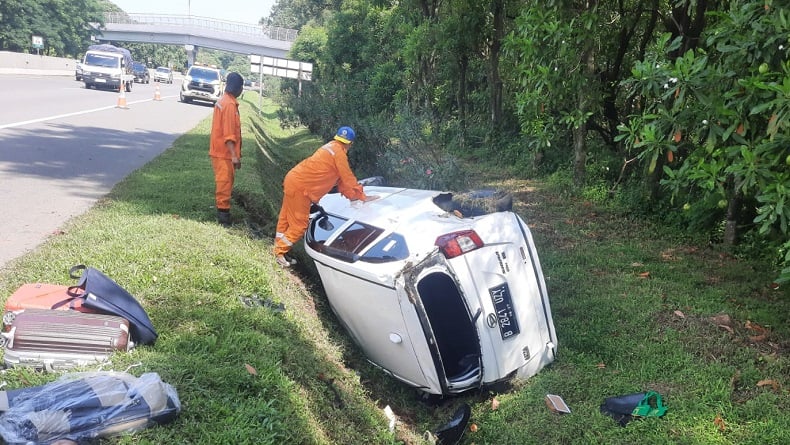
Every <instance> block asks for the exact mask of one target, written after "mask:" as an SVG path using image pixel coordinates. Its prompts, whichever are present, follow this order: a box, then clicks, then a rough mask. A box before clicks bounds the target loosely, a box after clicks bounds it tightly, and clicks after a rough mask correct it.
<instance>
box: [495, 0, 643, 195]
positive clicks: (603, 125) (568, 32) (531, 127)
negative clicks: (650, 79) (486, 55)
mask: <svg viewBox="0 0 790 445" xmlns="http://www.w3.org/2000/svg"><path fill="white" fill-rule="evenodd" d="M643 3H644V2H640V1H630V2H625V1H618V2H612V1H603V0H601V1H598V0H594V1H592V0H591V1H573V0H571V1H550V2H548V3H546V2H536V1H533V2H529V3H528V5H527V6H526V7H525V8H523V9H522V10H521V13H520V14H519V15H518V17H517V18H516V24H515V28H514V30H513V32H512V33H511V34H510V35H509V36H508V38H507V40H506V44H505V54H506V57H507V60H508V63H506V65H507V66H511V67H512V70H511V73H510V86H509V88H510V91H512V92H513V94H514V97H515V103H516V113H517V115H518V117H519V120H520V123H521V129H522V131H523V132H524V133H525V134H528V135H530V136H531V137H532V144H531V148H532V149H533V150H535V151H537V152H540V151H543V150H546V149H547V148H549V147H552V150H560V151H563V150H566V149H565V148H564V146H563V144H562V142H563V141H564V140H571V141H572V143H571V146H572V150H571V151H570V152H568V157H570V158H571V159H572V161H571V162H572V164H573V178H574V183H575V184H576V185H577V186H581V185H583V184H584V181H585V175H586V163H587V157H588V141H589V137H590V136H589V134H588V133H589V132H590V131H595V133H596V134H597V135H598V136H599V138H600V141H602V142H603V144H605V145H606V146H608V148H609V150H611V151H612V152H620V151H621V147H620V146H619V144H617V143H616V142H615V141H614V137H615V135H616V126H617V124H618V123H619V110H622V109H623V108H627V106H628V101H627V97H625V96H624V95H623V93H622V91H621V86H620V80H622V79H623V78H624V77H625V76H626V75H627V70H626V69H624V67H627V66H630V64H631V63H632V62H633V61H634V60H638V59H639V58H641V56H642V54H643V52H644V48H645V47H646V46H647V42H650V41H652V39H653V36H652V33H653V29H654V28H655V24H656V22H657V20H658V15H657V8H658V1H652V2H650V3H648V4H647V5H643ZM645 6H647V7H645Z"/></svg>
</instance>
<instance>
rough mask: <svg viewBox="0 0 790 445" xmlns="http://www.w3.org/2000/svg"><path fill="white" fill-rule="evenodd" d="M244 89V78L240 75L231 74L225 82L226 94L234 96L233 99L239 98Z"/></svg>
mask: <svg viewBox="0 0 790 445" xmlns="http://www.w3.org/2000/svg"><path fill="white" fill-rule="evenodd" d="M243 89H244V78H243V77H241V74H239V73H235V72H234V73H230V74H228V78H227V79H226V80H225V92H226V93H229V94H232V95H233V97H239V94H241V91H242V90H243Z"/></svg>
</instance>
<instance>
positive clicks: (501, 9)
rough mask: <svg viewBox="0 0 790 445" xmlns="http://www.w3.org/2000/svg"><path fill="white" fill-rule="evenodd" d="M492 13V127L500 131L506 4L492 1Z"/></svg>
mask: <svg viewBox="0 0 790 445" xmlns="http://www.w3.org/2000/svg"><path fill="white" fill-rule="evenodd" d="M491 12H492V14H493V20H494V35H493V37H492V39H491V48H490V49H491V56H490V59H489V62H490V71H491V73H490V76H491V125H492V127H493V128H494V129H498V128H499V127H500V126H501V125H502V79H501V78H500V76H499V55H500V52H501V48H502V38H503V36H504V34H505V29H504V28H505V2H504V0H492V1H491Z"/></svg>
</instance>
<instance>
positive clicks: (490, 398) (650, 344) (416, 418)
mask: <svg viewBox="0 0 790 445" xmlns="http://www.w3.org/2000/svg"><path fill="white" fill-rule="evenodd" d="M257 103H258V98H257V96H255V95H254V94H253V93H246V94H245V96H244V97H243V100H242V116H243V121H244V123H245V130H244V137H245V157H244V160H243V168H242V170H241V171H240V176H239V178H238V180H237V186H236V190H235V199H236V205H235V207H234V215H233V217H234V226H233V228H231V229H229V230H226V229H223V228H221V227H220V226H218V225H217V224H215V223H214V218H215V214H214V209H213V205H212V204H213V201H212V194H213V180H212V175H211V171H210V166H209V163H208V159H207V156H206V144H207V138H208V132H209V125H210V119H207V120H206V121H204V122H202V123H201V124H200V125H199V126H198V127H196V128H195V129H194V130H192V131H191V132H189V133H187V134H185V135H184V136H182V137H181V138H179V139H178V140H177V141H176V142H175V143H174V145H173V147H172V148H170V149H169V150H167V151H166V152H164V153H163V154H162V155H161V156H159V157H158V158H157V159H155V160H154V161H153V162H151V163H150V164H148V165H147V166H145V167H144V168H142V169H140V170H138V171H136V172H134V173H133V174H132V175H130V176H129V177H128V178H127V179H126V180H124V181H123V182H121V183H120V184H118V185H117V186H116V187H115V188H114V190H113V191H112V192H111V194H110V195H109V196H108V197H107V198H106V199H104V200H102V201H101V202H100V203H99V204H98V205H97V206H96V207H95V208H93V209H92V210H91V211H89V212H88V213H87V214H85V215H83V216H80V217H78V218H75V219H74V220H72V221H71V222H69V223H68V224H67V225H66V226H65V227H63V228H62V231H60V232H59V233H58V234H57V235H53V236H52V237H51V238H50V239H49V240H48V241H47V242H46V243H45V244H44V245H42V246H41V247H40V248H38V249H37V250H35V251H34V252H32V253H30V254H28V255H25V256H24V257H22V258H20V259H19V260H17V261H15V262H13V263H11V264H10V265H9V266H8V267H7V268H6V269H5V270H3V271H2V272H0V295H8V294H10V293H11V292H13V291H14V290H15V289H16V288H17V287H18V286H19V285H21V284H23V283H25V282H49V283H59V284H72V283H71V280H70V279H69V278H68V273H67V271H68V269H69V267H70V266H72V265H74V264H78V263H83V264H87V265H90V266H94V267H96V268H98V269H100V270H102V271H104V272H105V273H107V274H108V275H109V276H110V277H112V278H114V279H115V280H116V281H117V282H119V283H120V284H122V285H123V286H124V287H125V288H127V289H128V290H129V291H130V292H131V293H132V294H134V295H135V296H136V297H137V298H138V299H139V300H140V301H141V302H142V303H143V305H144V306H145V307H146V309H147V310H148V313H149V315H150V316H151V318H152V320H153V322H154V324H155V326H156V328H157V329H158V331H159V333H160V337H159V340H158V342H157V343H156V345H155V346H153V347H139V348H136V349H135V350H133V351H132V352H130V353H126V354H117V355H116V356H114V357H113V359H112V368H113V369H116V370H124V369H126V368H127V367H128V366H130V365H133V364H140V366H137V367H135V368H132V369H131V372H133V373H135V374H138V375H139V373H142V372H144V371H152V372H158V373H159V374H160V375H161V376H162V378H163V380H164V381H166V382H168V383H171V384H172V385H174V386H175V388H176V389H177V390H178V393H179V396H180V398H181V402H182V405H183V412H182V413H181V415H180V416H179V418H178V420H177V421H176V422H174V423H172V424H168V425H166V426H163V427H157V428H150V429H147V430H144V431H141V432H137V433H134V434H132V435H127V436H123V437H120V438H113V439H110V440H107V441H106V442H107V443H118V444H133V443H135V444H136V443H150V444H165V443H167V444H199V443H201V444H286V443H287V444H363V443H371V444H387V443H410V444H421V443H428V442H427V441H426V440H424V438H423V436H424V435H423V432H425V431H426V430H432V429H435V428H436V427H438V426H439V425H441V424H442V423H444V422H445V421H447V420H448V419H449V417H450V415H451V414H452V412H453V411H454V410H455V409H456V408H457V407H458V406H459V405H460V404H461V403H464V402H466V403H470V404H471V405H472V408H473V419H472V422H473V423H474V424H475V425H476V427H477V431H475V432H473V431H468V432H467V434H466V436H465V438H464V440H463V442H462V443H464V444H472V443H475V444H530V443H535V444H546V443H574V444H576V443H590V444H599V443H606V444H632V443H655V444H659V443H660V444H663V443H689V444H743V443H753V444H772V443H776V444H779V443H787V442H788V441H789V440H790V416H788V415H787V412H788V409H790V394H789V393H788V386H789V385H790V379H789V378H788V375H789V374H790V365H789V364H790V362H789V361H788V357H787V352H788V341H787V338H788V335H790V327H788V313H789V312H790V311H788V309H789V306H790V298H789V297H788V294H787V292H786V291H785V290H783V289H779V290H774V289H771V287H770V286H769V284H770V279H771V276H770V275H767V272H766V271H767V268H766V267H764V265H761V264H759V263H752V262H747V261H744V260H739V259H736V258H733V257H731V256H728V255H726V254H723V253H718V252H716V251H715V250H712V249H711V248H709V247H706V246H702V245H697V244H695V243H694V240H693V239H688V238H686V237H684V236H682V235H678V234H673V233H669V232H668V231H666V230H664V229H663V228H661V227H655V226H653V225H651V224H650V223H647V222H644V221H639V220H633V219H629V218H627V217H624V216H622V215H620V214H618V213H617V212H615V211H612V210H611V209H602V208H595V207H594V206H590V205H585V204H584V203H581V202H578V201H575V200H572V199H568V198H566V197H563V196H562V194H560V193H557V192H556V191H555V189H554V188H552V187H550V186H546V185H545V184H538V183H531V182H527V181H521V180H515V179H511V180H504V179H502V180H499V181H498V182H491V183H489V185H497V186H501V187H506V188H508V189H510V190H511V191H513V192H514V193H515V195H516V197H517V201H516V209H517V211H519V212H520V213H521V214H522V215H523V216H524V217H525V219H526V220H527V221H528V223H530V225H531V227H532V229H533V234H534V235H535V238H536V242H537V243H538V244H539V252H540V254H541V260H542V262H543V270H544V273H545V274H546V276H547V283H548V286H549V292H550V295H551V299H552V305H553V307H552V309H553V313H554V320H555V325H556V328H557V332H558V335H559V351H560V357H559V360H558V361H557V362H555V363H554V364H553V365H552V366H551V367H549V368H547V369H545V370H543V371H542V372H541V373H540V374H538V375H537V376H535V377H533V378H532V379H530V380H528V381H526V382H519V383H517V384H515V385H514V386H513V387H512V388H510V389H509V390H508V391H505V392H502V393H499V394H493V393H491V392H488V391H481V392H477V393H474V394H469V395H467V396H463V397H457V398H451V399H447V400H444V401H442V403H440V404H438V405H436V406H429V405H427V404H424V403H422V402H420V401H419V400H418V398H417V397H416V395H415V393H414V392H413V391H412V390H410V389H409V388H406V387H405V386H404V385H401V384H399V383H398V382H396V381H394V380H393V379H391V378H389V377H387V376H386V375H384V374H383V373H381V372H380V371H378V370H377V369H376V368H374V367H373V366H371V365H370V364H368V363H367V362H365V360H364V357H362V356H361V355H360V353H359V351H358V350H357V349H356V348H355V347H354V345H353V344H351V343H350V342H349V340H348V337H347V336H346V335H345V333H344V332H343V331H342V329H341V328H340V327H339V325H338V323H337V322H336V320H335V318H334V316H333V314H332V313H331V310H330V309H329V307H328V306H327V304H326V300H325V298H324V296H323V295H322V291H321V286H320V282H319V281H318V280H317V278H316V276H315V271H314V269H313V268H312V267H310V265H309V262H308V261H306V260H307V258H306V257H304V255H302V256H301V259H302V265H300V267H297V268H295V269H294V270H293V271H283V270H282V269H279V268H278V267H276V265H275V264H274V262H273V259H272V257H271V254H270V251H271V237H272V234H273V232H274V219H275V218H276V213H277V211H278V209H279V204H280V196H281V180H282V176H283V175H284V174H285V172H286V171H287V170H288V169H289V168H290V167H291V166H292V165H293V164H294V163H295V162H297V161H298V160H299V159H301V158H303V157H305V156H307V155H308V154H309V153H311V152H312V151H313V150H314V149H315V148H316V147H317V146H318V145H319V144H320V143H321V142H322V141H320V140H318V139H316V138H315V137H314V136H312V135H310V134H308V133H307V132H306V131H304V130H302V131H284V130H281V129H280V128H279V126H278V125H277V121H276V117H275V110H276V108H275V107H274V106H273V105H272V104H270V103H268V102H264V109H263V110H262V113H261V114H260V115H257V114H256V112H255V110H254V107H255V106H256V105H257ZM252 294H255V295H258V296H260V297H261V298H262V299H270V300H272V301H273V302H274V303H283V304H284V305H285V307H286V310H285V311H284V312H282V313H279V312H277V311H274V310H271V309H270V308H267V307H253V308H250V307H247V306H245V305H244V304H242V303H241V301H240V300H239V297H243V296H249V295H252ZM725 315H726V317H725ZM105 368H106V367H105ZM55 377H56V376H55V375H51V374H41V373H37V372H33V371H30V370H25V369H12V370H8V371H5V373H4V375H3V377H2V380H4V381H6V382H7V384H8V385H7V388H16V387H23V386H30V385H35V384H40V383H43V382H46V381H49V380H52V379H54V378H55ZM645 390H656V391H658V392H659V393H661V394H662V395H663V396H664V400H665V402H666V404H667V405H668V406H669V411H668V413H667V414H666V416H665V417H664V418H662V419H652V418H651V419H645V420H641V421H636V422H632V423H630V424H629V425H628V426H626V427H625V428H622V427H620V426H618V425H617V424H616V423H615V422H614V421H613V420H612V419H611V418H609V417H606V416H604V415H602V414H600V413H599V411H598V406H599V405H600V403H601V402H602V401H603V399H604V398H606V397H609V396H615V395H622V394H628V393H633V392H641V391H645ZM547 393H553V394H559V395H561V396H562V397H563V398H564V399H565V401H566V402H567V403H568V405H570V407H571V409H572V411H573V413H572V414H570V415H564V416H559V415H556V414H552V413H551V412H549V411H548V410H547V409H546V406H545V405H544V403H543V397H544V395H545V394H547ZM386 405H390V406H391V407H392V409H393V410H394V412H395V413H396V414H397V415H398V416H399V422H398V425H397V427H396V433H395V434H394V435H392V434H390V433H389V432H388V429H387V419H386V418H385V417H384V415H383V413H382V409H383V408H384V407H385V406H386Z"/></svg>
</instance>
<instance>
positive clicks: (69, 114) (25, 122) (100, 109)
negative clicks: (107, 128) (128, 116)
mask: <svg viewBox="0 0 790 445" xmlns="http://www.w3.org/2000/svg"><path fill="white" fill-rule="evenodd" d="M167 97H175V96H167ZM162 99H165V96H162ZM151 101H153V99H143V100H136V101H133V102H128V103H127V105H132V104H139V103H143V102H151ZM117 107H118V106H117V105H110V106H107V107H101V108H94V109H92V110H84V111H77V112H74V113H66V114H58V115H55V116H48V117H42V118H38V119H31V120H29V121H22V122H13V123H10V124H5V125H0V130H3V129H5V128H14V127H21V126H22V125H28V124H36V123H39V122H46V121H51V120H55V119H62V118H64V117H72V116H79V115H82V114H88V113H95V112H97V111H104V110H109V109H110V108H117Z"/></svg>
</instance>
